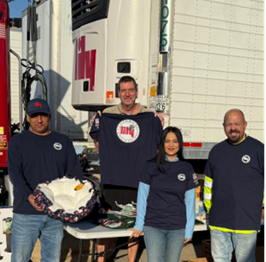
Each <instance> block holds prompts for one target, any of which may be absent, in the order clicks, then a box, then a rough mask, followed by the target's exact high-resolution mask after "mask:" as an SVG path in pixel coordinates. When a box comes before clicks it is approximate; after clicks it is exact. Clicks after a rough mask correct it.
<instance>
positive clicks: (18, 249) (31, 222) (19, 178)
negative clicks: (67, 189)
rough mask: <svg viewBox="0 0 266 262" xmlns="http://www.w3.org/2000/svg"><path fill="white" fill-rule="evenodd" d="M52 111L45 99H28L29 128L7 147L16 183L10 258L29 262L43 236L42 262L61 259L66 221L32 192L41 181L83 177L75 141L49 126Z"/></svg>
mask: <svg viewBox="0 0 266 262" xmlns="http://www.w3.org/2000/svg"><path fill="white" fill-rule="evenodd" d="M50 119H51V111H50V107H49V105H48V103H47V102H46V101H45V100H43V99H39V98H37V99H33V100H31V101H29V103H28V107H27V120H28V122H29V124H30V130H26V131H24V132H22V133H20V134H18V135H15V136H13V137H12V139H11V140H10V144H9V148H8V171H9V176H10V180H11V182H12V184H13V186H14V204H13V221H12V238H11V251H12V255H11V261H12V262H27V261H29V260H30V258H31V253H32V251H33V248H34V245H35V242H36V241H37V239H38V238H39V239H40V242H41V257H42V261H43V262H58V261H59V260H60V251H61V242H62V238H63V224H62V222H60V221H58V220H53V219H51V218H50V217H48V215H46V214H45V213H44V212H43V209H42V208H41V207H40V206H37V205H36V204H35V196H34V195H33V191H34V190H35V189H36V187H37V185H38V184H39V183H44V182H46V181H48V182H51V181H52V180H54V179H56V178H61V177H63V176H65V175H68V176H69V177H77V178H79V179H80V180H82V179H83V173H82V170H81V166H80V162H79V159H78V157H77V155H76V152H75V149H74V147H73V144H72V141H71V140H70V139H69V138H68V137H67V136H66V135H63V134H60V133H57V132H55V131H52V130H50V129H49V122H50Z"/></svg>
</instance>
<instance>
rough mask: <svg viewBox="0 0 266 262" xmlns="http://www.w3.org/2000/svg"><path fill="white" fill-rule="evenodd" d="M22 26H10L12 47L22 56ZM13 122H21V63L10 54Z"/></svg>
mask: <svg viewBox="0 0 266 262" xmlns="http://www.w3.org/2000/svg"><path fill="white" fill-rule="evenodd" d="M21 37H22V31H21V28H10V49H12V50H13V51H15V52H16V53H17V54H18V55H19V56H20V57H21V56H22V44H21ZM10 70H11V73H10V96H11V103H10V104H11V124H14V123H15V124H18V123H19V112H20V108H19V100H20V99H21V98H20V97H19V65H18V60H17V58H16V57H15V56H13V55H11V56H10Z"/></svg>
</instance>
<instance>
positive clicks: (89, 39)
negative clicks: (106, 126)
mask: <svg viewBox="0 0 266 262" xmlns="http://www.w3.org/2000/svg"><path fill="white" fill-rule="evenodd" d="M263 17H264V13H263V1H252V0H242V1H230V0H217V1H210V0H189V1H187V0H175V1H174V0H162V1H160V0H145V1H143V0H134V1H125V0H112V1H103V0H97V1H85V0H84V1H74V0H72V20H73V22H72V23H73V24H72V28H73V42H74V44H75V50H74V56H75V58H74V73H75V75H74V76H75V77H74V78H73V92H72V99H73V100H72V104H73V106H74V107H75V108H76V109H87V110H98V109H102V108H104V107H107V106H112V105H115V104H118V103H119V102H120V101H119V98H118V95H117V90H116V85H117V82H118V81H119V79H120V78H121V77H122V76H123V75H131V76H133V77H134V78H135V79H136V81H137V83H138V88H139V97H138V102H141V103H142V104H144V105H146V106H147V107H149V108H152V109H154V110H156V111H157V112H159V113H161V114H163V115H164V116H165V118H166V119H167V124H169V125H173V126H177V127H179V128H181V130H182V133H183V136H184V141H185V143H184V146H185V148H184V154H185V157H186V158H187V159H201V160H202V159H205V160H206V159H207V157H208V154H209V151H210V149H211V148H212V147H213V145H214V144H216V143H217V142H220V141H221V140H223V139H225V135H224V132H223V128H222V122H223V116H224V114H225V112H226V111H227V110H229V109H232V108H239V109H241V110H243V112H244V113H245V116H246V119H247V121H248V127H247V134H249V135H251V136H253V137H255V138H257V139H259V140H261V141H262V142H263V140H264V129H263V128H264V115H263V113H264V112H263V111H264V110H263V107H264V83H263V81H264V79H263V73H264V72H263V70H264V68H263V63H264V46H263V38H264V21H263Z"/></svg>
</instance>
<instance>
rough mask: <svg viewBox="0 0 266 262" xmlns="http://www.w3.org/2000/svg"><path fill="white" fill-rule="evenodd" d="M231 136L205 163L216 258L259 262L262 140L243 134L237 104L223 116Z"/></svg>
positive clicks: (242, 119) (224, 261) (206, 199)
mask: <svg viewBox="0 0 266 262" xmlns="http://www.w3.org/2000/svg"><path fill="white" fill-rule="evenodd" d="M223 126H224V131H225V134H226V136H227V138H228V139H226V140H224V141H222V142H220V143H219V144H217V145H215V146H214V147H213V149H212V150H211V152H210V155H209V159H208V161H207V165H206V168H205V184H204V204H205V207H206V209H207V211H208V213H209V225H210V230H211V251H212V257H213V260H214V261H215V262H230V261H231V258H232V251H233V249H235V254H236V260H237V262H255V251H256V239H257V231H259V230H260V227H261V213H262V202H263V190H264V145H263V144H262V143H261V142H260V141H258V140H256V139H254V138H252V137H250V136H248V135H246V134H245V130H246V127H247V122H246V121H245V116H244V114H243V112H242V111H240V110H239V109H231V110H229V111H228V112H227V113H226V114H225V116H224V123H223Z"/></svg>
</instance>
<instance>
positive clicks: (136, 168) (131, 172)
mask: <svg viewBox="0 0 266 262" xmlns="http://www.w3.org/2000/svg"><path fill="white" fill-rule="evenodd" d="M161 133H162V125H161V122H160V119H159V118H158V117H155V116H154V113H149V112H148V113H141V114H137V115H118V114H107V113H103V114H102V116H101V117H99V115H97V116H96V118H95V120H94V123H93V126H92V128H91V131H90V136H91V137H92V138H93V139H98V141H99V153H100V166H101V183H103V184H110V185H116V186H128V187H134V188H137V187H138V179H137V176H138V174H139V173H140V172H141V170H142V168H143V166H144V163H145V161H146V160H148V159H151V158H153V157H154V156H155V155H156V153H157V145H158V144H159V141H160V137H161Z"/></svg>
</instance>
